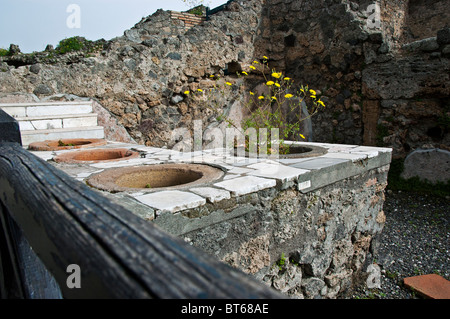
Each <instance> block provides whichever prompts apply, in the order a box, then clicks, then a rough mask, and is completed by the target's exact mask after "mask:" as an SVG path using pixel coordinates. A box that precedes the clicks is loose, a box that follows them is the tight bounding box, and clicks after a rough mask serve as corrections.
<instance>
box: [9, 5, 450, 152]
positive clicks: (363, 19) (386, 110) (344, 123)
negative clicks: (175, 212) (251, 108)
mask: <svg viewBox="0 0 450 319" xmlns="http://www.w3.org/2000/svg"><path fill="white" fill-rule="evenodd" d="M449 1H450V0H434V1H426V2H425V1H421V0H377V1H368V0H355V1H349V0H314V1H312V0H295V1H294V0H249V1H232V2H230V3H229V4H228V5H227V7H226V8H225V10H223V11H220V12H218V13H216V14H214V15H211V16H210V17H209V19H208V20H207V21H203V22H202V23H200V24H199V25H196V26H193V27H190V28H189V29H188V30H187V31H186V24H185V21H182V20H180V19H179V18H174V13H173V12H171V11H162V10H158V11H157V12H156V13H154V14H153V15H151V16H148V17H146V18H144V19H142V21H140V22H139V23H137V24H136V25H135V26H134V27H133V28H131V29H130V30H126V31H125V32H124V35H123V36H121V37H118V38H115V39H112V40H110V41H106V42H105V43H104V45H103V49H102V50H100V51H98V52H94V53H89V54H85V53H82V52H70V53H67V54H65V55H57V54H56V53H55V52H54V51H52V50H48V51H45V52H41V53H34V54H29V55H24V54H20V53H17V54H15V55H13V56H9V57H1V61H0V83H1V87H0V92H3V93H14V92H24V93H34V94H36V95H37V96H39V98H43V97H44V98H45V97H46V96H51V95H55V94H73V95H77V96H81V97H91V98H94V99H95V100H97V101H98V102H99V103H100V104H101V105H103V106H104V107H105V108H106V109H108V110H109V111H110V112H111V113H112V114H113V115H114V116H116V117H117V119H118V121H119V122H120V124H121V125H123V126H124V127H125V128H126V129H127V130H128V132H129V133H130V135H131V137H132V138H133V139H134V140H136V142H138V143H140V144H144V143H145V144H147V145H154V146H164V145H167V146H169V147H170V143H171V141H170V140H171V132H172V131H173V130H174V129H175V128H178V127H187V128H191V129H192V127H191V126H192V122H193V120H194V119H201V120H203V123H205V127H204V129H205V130H206V129H207V128H208V127H211V125H217V124H216V123H215V122H216V119H215V118H214V117H212V116H211V113H210V112H208V110H207V109H205V108H202V107H201V106H199V105H194V104H192V103H190V102H189V101H188V100H187V97H186V96H185V95H184V94H183V92H185V91H186V90H188V89H189V90H192V91H195V90H197V89H198V88H208V87H211V86H212V85H214V83H213V81H212V80H211V79H210V77H209V76H210V75H211V74H214V75H220V76H222V77H223V78H226V79H227V80H229V81H231V82H232V83H233V84H236V90H234V94H232V95H230V96H229V97H228V100H227V101H224V103H223V104H224V105H223V107H224V108H228V109H231V106H233V107H234V108H235V110H238V111H239V108H242V106H241V105H240V103H239V102H240V94H241V93H242V92H241V91H239V89H238V88H239V87H240V85H241V84H243V85H244V86H243V87H244V88H245V86H247V89H249V88H252V85H254V81H253V82H245V81H243V80H242V79H239V78H237V77H236V76H235V72H236V71H240V70H248V67H249V66H250V65H251V63H252V61H253V60H254V59H257V58H261V57H262V56H263V55H266V56H268V57H269V58H270V66H271V67H273V68H276V69H277V70H280V71H284V72H286V74H287V75H288V76H289V77H291V78H293V79H294V80H295V83H297V84H308V85H310V86H311V87H313V88H314V89H316V90H317V91H319V93H320V95H321V97H322V100H323V101H324V102H325V103H326V105H327V108H326V109H325V110H322V111H321V112H320V113H319V114H318V115H317V116H315V117H313V119H312V121H313V133H312V136H313V140H314V141H317V142H335V143H346V144H366V145H379V146H386V147H392V148H393V149H394V157H396V158H405V157H406V156H407V155H408V154H409V153H410V152H411V151H413V150H415V149H418V148H440V149H447V150H448V145H449V144H450V143H449V133H448V132H449V124H448V123H449V118H450V114H449V102H448V101H449V98H448V97H449V90H450V89H449V83H450V81H449V75H448V74H449V73H450V72H449V71H450V70H449V68H450V62H449V54H450V53H449V52H450V46H449V45H450V40H449V35H448V34H449V32H450V31H449V28H448V27H449V26H448V23H449V22H448V21H449V20H448V13H446V12H447V11H448V10H445V8H447V7H448V5H449ZM374 5H377V6H378V7H379V9H380V10H379V11H380V13H379V20H380V22H381V25H379V26H377V25H376V24H375V27H373V25H372V24H371V22H373V21H375V20H374V18H375V19H378V16H377V15H376V12H373V11H371V10H369V9H370V8H373V6H374ZM443 8H444V9H443ZM446 27H447V28H446ZM437 30H438V31H437ZM438 33H439V34H440V35H439V36H438ZM237 113H239V112H237ZM237 118H239V115H237Z"/></svg>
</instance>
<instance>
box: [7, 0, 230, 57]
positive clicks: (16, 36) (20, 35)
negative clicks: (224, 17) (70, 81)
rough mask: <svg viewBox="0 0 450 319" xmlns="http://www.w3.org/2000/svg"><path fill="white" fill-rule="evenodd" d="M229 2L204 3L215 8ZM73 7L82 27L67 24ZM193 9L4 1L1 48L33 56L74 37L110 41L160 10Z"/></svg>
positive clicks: (158, 3)
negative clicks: (73, 5) (72, 26)
mask: <svg viewBox="0 0 450 319" xmlns="http://www.w3.org/2000/svg"><path fill="white" fill-rule="evenodd" d="M188 2H191V3H193V2H195V3H198V2H199V1H198V0H190V1H189V0H188ZM226 2H227V0H205V1H204V3H205V5H207V6H209V7H210V8H211V9H212V8H215V7H217V6H219V5H222V4H224V3H226ZM71 4H75V5H77V6H78V7H79V9H80V14H79V17H80V19H79V21H80V28H69V27H68V25H67V20H68V18H70V16H71V15H72V14H73V13H74V11H69V12H67V8H68V7H69V5H71ZM189 8H190V6H188V5H186V3H185V2H183V1H182V0H0V48H4V49H8V48H9V45H10V44H11V43H14V44H18V45H19V47H20V50H21V51H22V52H24V53H31V52H33V51H42V50H44V49H45V47H46V46H47V44H52V45H53V46H54V47H56V45H57V44H58V43H59V41H60V40H62V39H65V38H68V37H73V36H83V37H85V38H87V39H89V40H98V39H101V38H103V39H105V40H110V39H112V38H114V37H117V36H121V35H123V32H124V31H125V30H127V29H130V28H131V27H133V26H134V25H135V24H136V23H138V22H139V21H140V20H141V19H142V18H143V17H146V16H149V15H151V14H153V13H154V12H156V10H158V9H163V10H174V11H186V10H188V9H189Z"/></svg>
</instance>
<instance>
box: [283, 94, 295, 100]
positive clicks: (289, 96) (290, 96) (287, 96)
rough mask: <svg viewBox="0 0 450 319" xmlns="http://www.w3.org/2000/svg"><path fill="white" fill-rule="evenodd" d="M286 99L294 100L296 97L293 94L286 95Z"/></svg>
mask: <svg viewBox="0 0 450 319" xmlns="http://www.w3.org/2000/svg"><path fill="white" fill-rule="evenodd" d="M284 97H285V98H287V99H290V98H292V97H294V96H293V95H292V94H286V95H285V96H284Z"/></svg>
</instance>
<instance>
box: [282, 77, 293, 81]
mask: <svg viewBox="0 0 450 319" xmlns="http://www.w3.org/2000/svg"><path fill="white" fill-rule="evenodd" d="M290 79H291V78H288V77H285V78H284V79H283V80H285V81H289V80H290Z"/></svg>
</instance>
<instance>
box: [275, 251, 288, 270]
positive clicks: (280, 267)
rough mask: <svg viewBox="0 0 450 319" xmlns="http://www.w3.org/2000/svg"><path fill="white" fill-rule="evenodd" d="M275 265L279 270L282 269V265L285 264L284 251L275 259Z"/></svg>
mask: <svg viewBox="0 0 450 319" xmlns="http://www.w3.org/2000/svg"><path fill="white" fill-rule="evenodd" d="M276 264H277V266H278V269H279V270H283V267H284V266H285V265H286V256H285V255H284V253H281V258H280V259H279V260H278V261H277V263H276Z"/></svg>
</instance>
